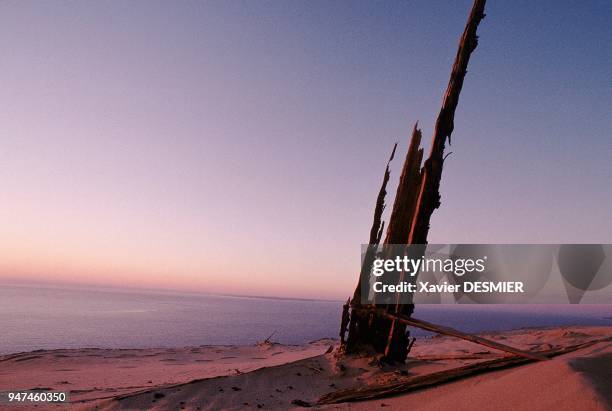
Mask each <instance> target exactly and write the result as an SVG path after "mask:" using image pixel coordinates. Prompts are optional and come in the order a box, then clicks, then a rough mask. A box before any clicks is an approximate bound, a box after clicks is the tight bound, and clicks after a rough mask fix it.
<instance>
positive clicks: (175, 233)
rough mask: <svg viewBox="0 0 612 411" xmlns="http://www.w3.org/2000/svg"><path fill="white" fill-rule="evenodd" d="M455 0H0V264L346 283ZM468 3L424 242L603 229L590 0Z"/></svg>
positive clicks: (435, 73) (597, 70) (76, 280)
mask: <svg viewBox="0 0 612 411" xmlns="http://www.w3.org/2000/svg"><path fill="white" fill-rule="evenodd" d="M470 6H471V3H470V2H469V1H459V0H458V1H391V0H388V1H373V0H372V1H357V0H356V1H332V0H329V1H322V0H313V1H294V0H283V1H280V0H279V1H267V0H261V1H238V0H235V1H199V2H191V1H179V2H161V1H160V2H157V1H131V2H120V1H97V2H94V1H80V2H76V1H65V2H44V1H3V2H0V50H2V55H3V58H2V59H0V82H1V85H2V87H1V89H2V93H0V142H1V147H0V282H2V281H24V282H45V283H57V284H92V285H100V286H102V285H104V286H119V287H140V288H165V289H178V290H191V291H204V292H220V293H232V294H249V295H270V296H292V297H308V298H346V297H347V296H349V295H351V294H352V291H353V289H354V286H355V284H356V281H357V274H358V270H359V261H360V244H362V243H364V242H367V239H368V234H369V229H370V225H371V220H372V214H373V208H374V203H375V199H376V195H377V192H378V189H379V186H380V182H381V179H382V174H383V171H384V166H385V163H386V161H387V157H388V156H389V154H390V151H391V148H392V146H393V144H394V143H395V142H396V141H397V142H399V149H400V153H401V154H400V155H398V156H397V157H396V161H395V162H394V163H393V164H392V180H391V183H390V186H389V187H390V190H389V191H390V192H391V194H394V192H395V186H396V184H397V176H398V174H399V169H400V167H401V159H402V158H403V154H404V152H405V150H406V146H407V142H408V138H409V136H410V132H411V130H412V127H413V125H414V123H415V122H416V121H417V120H418V121H419V125H420V127H421V129H422V130H423V134H424V142H425V144H426V145H427V146H428V145H429V141H430V139H431V135H432V132H433V124H434V121H435V117H436V115H437V113H438V111H439V108H440V104H441V99H442V95H443V93H444V90H445V89H446V85H447V82H448V76H449V73H450V69H451V65H452V62H453V59H454V56H455V53H456V49H457V44H458V39H459V36H460V34H461V32H462V31H463V27H464V24H465V21H466V18H467V14H468V11H469V9H470ZM486 13H487V17H486V18H485V20H484V21H483V22H482V24H481V26H480V28H479V35H480V43H479V46H478V48H477V50H476V51H475V53H474V54H473V55H472V59H471V61H470V65H469V68H468V74H467V77H466V81H465V84H464V88H463V92H462V94H461V98H460V102H459V107H458V110H457V114H456V118H455V131H454V133H453V138H452V147H451V148H450V151H452V152H453V154H452V155H451V156H450V157H449V158H448V160H447V161H446V162H445V169H444V174H443V178H442V186H441V194H442V205H441V207H440V208H439V209H438V210H437V211H436V212H435V213H434V216H433V218H432V221H431V231H430V234H429V242H430V243H564V242H565V243H583V242H586V243H610V242H612V218H611V215H610V204H611V203H612V185H611V184H610V178H611V177H612V161H611V160H610V159H611V158H612V138H611V137H612V135H611V134H612V132H611V130H612V111H611V110H612V47H610V46H609V45H610V44H611V43H612V25H611V24H610V21H612V3H610V2H609V1H603V0H601V1H584V2H582V1H580V2H579V1H565V2H556V1H538V2H531V1H513V2H507V1H499V0H498V1H495V0H490V1H489V2H488V4H487V7H486ZM426 151H427V149H426ZM398 159H399V160H398ZM391 200H392V196H391V197H389V198H388V202H390V201H391ZM390 208H391V206H389V207H388V209H390Z"/></svg>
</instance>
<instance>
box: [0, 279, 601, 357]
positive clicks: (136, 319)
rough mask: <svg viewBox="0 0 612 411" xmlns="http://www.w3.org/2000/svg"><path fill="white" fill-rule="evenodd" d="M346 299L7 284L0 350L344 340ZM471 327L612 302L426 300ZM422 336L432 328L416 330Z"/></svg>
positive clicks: (550, 320) (545, 320) (562, 319)
mask: <svg viewBox="0 0 612 411" xmlns="http://www.w3.org/2000/svg"><path fill="white" fill-rule="evenodd" d="M341 307H342V302H340V301H316V300H295V299H275V298H260V297H236V296H219V295H203V294H202V295H199V294H180V293H156V292H146V291H142V292H136V291H129V292H127V291H125V292H124V291H108V290H105V291H97V290H85V289H61V288H44V287H41V288H37V287H31V286H28V287H25V286H23V287H21V286H0V354H8V353H15V352H23V351H33V350H38V349H57V348H83V347H98V348H149V347H183V346H200V345H242V344H254V343H256V342H257V341H262V340H264V339H266V338H267V337H269V336H270V335H272V340H274V341H278V342H280V343H284V344H302V343H306V342H308V341H313V340H317V339H320V338H328V337H331V338H337V336H338V329H339V324H340V315H341ZM415 317H418V318H421V319H424V320H428V321H432V322H435V323H437V324H442V325H447V326H451V327H454V328H457V329H459V330H462V331H466V332H480V331H500V330H508V329H515V328H522V327H540V326H557V325H572V324H581V325H612V304H611V305H595V306H594V305H571V306H570V305H564V306H560V305H558V306H534V305H531V306H518V305H517V306H493V305H489V306H477V305H452V306H449V305H444V306H442V305H420V306H417V308H416V311H415ZM413 335H415V336H426V335H430V334H429V333H426V332H422V331H420V330H414V331H413Z"/></svg>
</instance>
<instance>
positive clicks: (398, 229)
mask: <svg viewBox="0 0 612 411" xmlns="http://www.w3.org/2000/svg"><path fill="white" fill-rule="evenodd" d="M485 2H486V0H475V1H474V4H473V5H472V9H471V12H470V14H469V17H468V20H467V23H466V26H465V29H464V31H463V35H462V36H461V40H460V42H459V49H458V51H457V55H456V57H455V62H454V64H453V69H452V72H451V76H450V80H449V83H448V87H447V89H446V93H445V95H444V99H443V102H442V108H441V110H440V113H439V114H438V118H437V120H436V124H435V130H434V135H433V138H432V144H431V149H430V154H429V157H428V158H427V160H425V163H424V164H423V167H422V168H421V161H422V158H423V149H422V148H420V143H421V131H420V130H419V129H418V128H417V126H416V125H415V127H414V130H413V133H412V138H411V140H410V146H409V149H408V153H407V154H406V159H405V161H404V165H403V167H402V174H401V176H400V181H399V184H398V188H397V193H396V197H395V201H394V204H393V210H392V212H391V217H390V219H389V224H388V227H387V234H386V236H385V241H384V244H427V234H428V232H429V224H430V219H431V215H432V214H433V212H434V210H435V209H436V208H438V207H439V206H440V192H439V188H440V180H441V177H442V167H443V165H444V159H445V156H444V150H445V147H446V140H447V138H448V140H449V142H450V137H451V133H452V132H453V128H454V118H455V110H456V108H457V104H458V102H459V94H460V93H461V88H462V87H463V80H464V78H465V74H466V73H467V66H468V62H469V59H470V55H471V53H472V52H473V51H474V50H475V49H476V46H477V44H478V36H477V35H476V30H477V28H478V25H479V24H480V22H481V21H482V19H483V18H484V16H485V14H484V7H485ZM394 153H395V147H394V148H393V154H394ZM393 154H392V155H391V159H392V158H393ZM389 161H391V160H389ZM388 180H389V165H388V164H387V168H386V170H385V175H384V178H383V184H382V187H381V190H380V192H379V195H378V198H377V202H376V209H375V213H374V223H373V225H372V229H371V231H370V244H371V245H372V246H373V247H369V248H368V251H367V252H366V257H365V258H364V261H363V266H362V274H363V272H364V270H365V272H366V273H369V271H370V269H371V264H372V261H371V260H372V259H373V250H375V248H376V247H375V246H376V245H378V243H379V242H380V239H381V236H382V230H383V227H384V223H382V221H381V216H382V212H383V210H384V197H385V194H386V185H387V182H388ZM361 277H362V275H360V279H359V282H358V284H357V288H356V289H355V293H354V295H353V298H352V300H351V302H350V307H349V309H350V320H349V321H348V332H349V333H348V338H347V339H346V344H345V350H346V352H349V353H350V352H355V351H359V350H361V349H363V348H365V347H370V348H372V349H374V350H375V352H377V353H379V354H382V355H384V358H385V359H386V360H387V361H390V362H393V361H405V359H406V356H407V354H408V337H407V333H406V324H407V322H406V321H397V319H396V318H397V316H402V317H404V318H405V317H410V316H411V315H412V312H413V309H414V306H413V305H412V304H403V305H402V304H399V302H398V303H396V304H376V305H370V306H364V305H363V304H362V303H361ZM381 312H384V313H385V315H381V314H380V313H381ZM387 314H391V315H387ZM343 323H346V320H345V321H344V322H343ZM341 334H342V336H343V335H344V328H343V329H342V330H341Z"/></svg>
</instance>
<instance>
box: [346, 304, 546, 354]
mask: <svg viewBox="0 0 612 411" xmlns="http://www.w3.org/2000/svg"><path fill="white" fill-rule="evenodd" d="M354 309H356V310H366V311H370V312H374V313H375V314H376V315H377V316H380V317H384V318H388V319H390V320H396V321H399V322H401V323H403V324H406V325H410V326H412V327H416V328H420V329H422V330H427V331H432V332H435V333H438V334H443V335H450V336H452V337H457V338H461V339H463V340H467V341H471V342H473V343H476V344H480V345H484V346H486V347H489V348H495V349H497V350H500V351H505V352H509V353H511V354H514V355H518V356H521V357H524V358H529V359H530V360H537V361H545V360H547V359H548V358H546V357H544V356H542V355H540V354H537V353H533V352H529V351H524V350H520V349H518V348H514V347H510V346H509V345H506V344H502V343H498V342H497V341H493V340H489V339H487V338H483V337H479V336H477V335H473V334H466V333H464V332H461V331H459V330H455V329H454V328H450V327H445V326H442V325H436V324H432V323H430V322H427V321H423V320H419V319H416V318H414V317H406V316H402V315H396V314H391V313H388V312H386V311H384V310H381V309H375V308H359V307H354Z"/></svg>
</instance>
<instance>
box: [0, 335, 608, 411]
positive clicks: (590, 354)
mask: <svg viewBox="0 0 612 411" xmlns="http://www.w3.org/2000/svg"><path fill="white" fill-rule="evenodd" d="M484 335H485V336H487V337H488V338H492V339H497V340H499V341H500V342H504V343H505V344H510V345H513V346H516V347H518V348H524V349H532V350H546V349H551V348H555V347H559V346H568V345H573V344H579V343H583V342H586V341H592V340H594V339H601V338H603V337H609V336H612V327H563V328H551V329H525V330H517V331H511V332H506V333H495V334H484ZM333 343H334V342H333V341H329V340H324V341H318V342H314V343H311V344H308V345H304V346H299V347H298V346H283V345H278V344H262V345H259V346H251V347H195V348H182V349H171V350H166V349H157V350H155V349H149V350H97V349H83V350H58V351H43V352H32V353H24V354H19V355H13V356H5V357H2V358H0V363H1V364H2V370H1V371H0V388H1V389H6V388H8V387H20V388H33V387H48V388H52V389H54V390H69V391H70V396H71V401H72V407H71V408H74V409H96V408H97V409H109V410H113V409H159V410H165V409H194V410H205V409H240V408H249V409H258V408H260V409H291V408H302V407H303V406H305V405H316V402H317V400H318V399H319V398H320V397H321V396H322V395H324V394H327V393H330V392H334V391H337V390H342V389H346V388H351V387H359V386H367V385H370V386H371V385H376V384H385V383H390V382H395V381H403V380H405V379H407V378H411V377H414V376H419V375H426V374H429V373H432V372H437V371H443V370H449V369H452V368H456V367H458V366H462V365H466V364H472V363H475V362H482V361H487V360H490V359H492V358H497V357H500V356H503V355H504V354H503V353H499V352H496V351H494V350H489V349H487V348H486V347H482V346H479V345H476V344H473V343H470V342H466V341H462V340H457V339H455V338H451V337H435V338H428V339H421V340H419V341H417V343H416V344H415V346H414V348H413V351H412V353H411V358H410V360H409V361H408V362H407V363H406V364H405V365H402V366H396V367H390V366H386V367H383V368H380V367H378V366H376V365H373V364H372V361H371V360H372V358H368V357H361V358H352V359H339V358H338V357H337V356H336V355H335V353H333V352H332V353H325V352H326V351H327V350H328V348H329V347H330V344H333ZM610 370H612V343H611V342H610V341H607V342H601V343H597V344H594V345H591V346H589V347H587V348H583V349H581V350H578V351H575V352H572V353H569V354H565V355H562V356H559V357H555V358H554V359H551V360H549V361H545V362H538V363H530V364H526V365H521V366H517V367H512V368H507V369H504V370H499V371H494V372H488V373H485V374H480V375H477V376H473V377H469V378H463V379H459V380H456V381H454V382H450V383H446V384H441V385H438V386H435V387H432V388H428V389H421V390H417V391H414V392H409V393H406V394H402V395H398V396H394V397H389V398H383V399H377V400H370V401H364V402H354V403H341V404H332V405H325V406H321V407H317V408H324V409H344V408H354V409H359V410H361V409H363V410H369V409H373V408H381V407H383V408H385V407H388V408H385V409H406V408H409V409H417V410H445V409H453V410H464V409H465V410H468V409H470V410H471V409H485V410H487V409H495V410H511V409H512V410H523V409H524V410H527V409H529V410H548V409H555V410H606V409H612V398H611V393H612V375H611V371H610Z"/></svg>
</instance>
